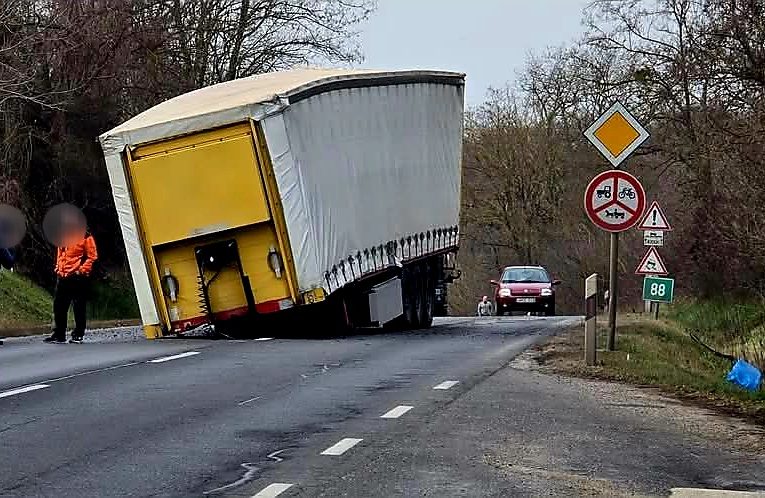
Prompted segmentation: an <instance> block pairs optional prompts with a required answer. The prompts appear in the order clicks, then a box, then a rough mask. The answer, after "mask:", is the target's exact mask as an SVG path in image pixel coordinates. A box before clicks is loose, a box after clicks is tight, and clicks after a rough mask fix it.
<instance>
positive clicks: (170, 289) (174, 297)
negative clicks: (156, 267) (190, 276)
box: [162, 268, 180, 303]
mask: <svg viewBox="0 0 765 498" xmlns="http://www.w3.org/2000/svg"><path fill="white" fill-rule="evenodd" d="M179 290H180V286H179V285H178V279H177V278H175V277H174V276H173V274H172V273H170V268H165V275H164V276H163V277H162V291H163V293H164V294H165V297H167V298H168V299H169V300H170V302H173V303H177V302H178V291H179Z"/></svg>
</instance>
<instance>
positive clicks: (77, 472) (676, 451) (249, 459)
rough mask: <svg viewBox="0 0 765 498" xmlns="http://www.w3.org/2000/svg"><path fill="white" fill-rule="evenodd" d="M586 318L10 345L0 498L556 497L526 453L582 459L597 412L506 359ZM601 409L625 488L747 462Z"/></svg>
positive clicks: (1, 410) (687, 478) (0, 412)
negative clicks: (651, 450) (319, 334)
mask: <svg viewBox="0 0 765 498" xmlns="http://www.w3.org/2000/svg"><path fill="white" fill-rule="evenodd" d="M577 321H578V319H566V318H551V319H540V318H525V317H524V318H501V319H500V318H488V319H480V320H479V319H446V320H441V321H439V322H438V324H437V326H435V327H434V328H433V329H431V330H429V331H423V332H408V333H384V334H358V335H354V336H350V337H342V338H332V339H317V340H307V339H292V340H288V339H268V338H267V337H264V339H265V340H256V341H254V340H250V341H212V340H202V339H183V340H178V339H173V340H163V341H145V340H143V339H141V338H140V337H135V336H131V335H130V334H127V335H126V334H124V333H123V334H113V335H106V336H104V335H99V336H95V335H94V336H91V342H90V343H86V344H83V345H50V344H42V343H40V338H33V339H10V340H8V341H6V344H5V345H4V346H1V347H0V443H1V446H0V496H24V497H28V496H56V497H68V496H72V497H75V496H76V497H85V496H173V497H175V496H200V497H201V496H248V497H249V496H261V497H266V496H277V495H279V496H352V497H356V496H359V497H360V496H386V497H387V496H439V497H440V496H539V495H545V494H546V493H548V492H549V493H551V494H549V495H550V496H555V495H559V493H560V492H561V491H567V490H569V491H570V489H571V488H570V486H571V485H572V484H571V483H568V481H567V483H566V484H555V482H554V481H555V480H554V479H551V477H550V476H549V475H545V474H539V473H537V474H535V473H534V472H531V473H529V471H526V470H523V469H527V468H536V467H534V466H532V465H526V464H528V462H526V464H523V461H524V459H523V458H521V459H520V460H517V458H516V460H517V461H516V460H513V458H514V456H515V457H518V456H519V455H520V456H523V457H524V458H525V457H527V456H529V455H531V454H534V452H535V451H537V452H539V451H542V449H543V448H544V449H545V451H546V454H548V455H554V456H555V455H560V457H561V458H565V461H566V463H567V465H569V467H570V468H581V469H584V468H586V467H587V465H585V462H590V463H591V462H592V461H593V460H592V455H589V454H588V451H587V450H588V448H591V446H587V445H586V444H584V445H583V446H582V447H581V448H580V451H573V450H571V448H570V447H569V446H568V445H571V444H575V442H576V441H579V443H580V444H582V441H586V440H587V438H586V436H587V434H585V432H586V431H585V430H584V429H582V430H581V431H580V433H579V434H577V438H575V439H574V440H573V441H574V442H572V440H569V439H567V438H566V437H564V436H563V435H562V434H568V433H569V432H570V431H571V430H570V429H567V428H566V427H570V426H573V425H572V424H575V423H576V422H577V421H582V420H588V419H589V417H591V416H592V412H591V410H592V409H591V408H588V407H587V406H586V400H583V397H582V394H581V393H577V392H575V391H572V389H571V388H570V386H568V387H567V386H566V385H548V384H549V382H550V381H549V379H548V380H539V379H536V380H535V378H534V376H533V375H531V374H527V373H518V372H519V371H517V370H514V369H512V368H507V364H508V362H509V361H510V360H511V359H512V358H514V357H516V356H517V355H518V354H520V353H521V352H522V351H523V350H525V349H527V348H528V347H529V346H530V345H532V344H534V343H536V342H538V341H540V340H542V339H544V337H546V336H547V335H549V334H551V333H554V332H555V331H556V330H560V329H561V328H562V327H565V326H568V325H571V324H573V323H577ZM264 335H268V334H264ZM546 382H547V383H548V384H546ZM509 407H511V408H509ZM588 410H589V412H588ZM598 417H599V418H598V425H597V427H590V428H589V430H590V431H594V430H595V429H598V432H597V433H599V434H601V435H600V439H601V440H602V439H603V437H604V436H603V434H604V433H600V432H599V431H600V430H607V431H615V430H616V431H617V432H616V433H614V434H616V435H615V436H614V437H615V438H616V440H617V441H619V446H620V447H621V450H620V452H619V453H618V458H619V459H622V458H624V459H626V462H627V464H626V465H624V466H620V465H617V464H616V463H615V461H614V460H613V459H609V458H608V456H604V455H603V454H599V455H598V456H597V459H596V461H599V462H601V467H599V468H596V469H594V470H592V469H591V470H590V471H588V472H590V474H592V473H598V472H601V473H603V476H604V477H602V478H599V479H601V480H603V481H607V482H612V481H613V482H614V483H617V484H614V486H615V487H614V488H613V489H622V488H620V487H619V486H623V488H624V489H628V490H637V491H640V492H644V493H646V494H652V493H656V494H661V492H662V491H665V490H668V489H670V488H671V487H673V486H686V485H687V486H692V485H694V484H709V482H710V479H709V475H706V476H703V475H702V474H703V473H704V472H707V473H708V472H711V470H710V469H712V470H715V471H716V472H717V473H718V474H719V473H722V474H725V472H727V471H726V470H725V469H726V468H730V469H731V470H730V472H733V473H734V474H735V473H736V472H742V470H741V467H740V466H738V467H737V466H735V465H734V463H735V462H732V460H731V458H733V457H730V455H727V454H725V452H724V450H721V451H722V453H720V454H719V455H718V454H717V453H715V449H714V448H711V449H709V450H708V451H707V450H704V451H702V450H700V449H698V448H695V453H694V454H695V455H702V456H701V457H697V458H696V459H691V460H690V461H684V460H683V458H684V456H685V455H686V454H685V448H683V444H684V442H683V440H682V438H680V439H678V438H671V437H669V436H668V434H667V433H666V431H664V432H661V431H660V430H659V429H660V428H655V427H650V426H648V425H646V427H644V428H643V431H642V432H641V433H640V434H641V435H640V437H639V438H637V439H635V437H634V436H628V435H619V433H618V427H619V425H618V423H617V422H619V420H620V419H618V417H617V415H615V414H614V413H611V412H608V411H604V412H602V413H599V414H598ZM600 417H602V418H600ZM561 421H563V422H564V423H563V425H561ZM631 423H632V425H631V426H630V430H634V429H635V427H638V428H640V425H641V423H642V422H641V421H640V419H637V421H632V422H631ZM585 425H587V424H585ZM651 431H658V432H656V434H655V436H656V439H655V440H654V438H653V437H652V433H651ZM611 433H612V432H609V434H611ZM595 437H596V438H597V435H596V436H595ZM646 441H649V442H650V444H651V445H653V446H656V447H660V448H663V450H662V452H661V454H662V458H663V460H661V461H658V462H652V465H651V466H650V472H647V471H646V470H645V469H639V468H638V467H636V462H637V461H639V460H640V459H641V458H645V457H646V453H645V448H644V445H645V443H646ZM487 443H490V444H489V445H488V446H487ZM548 446H549V447H548ZM487 448H489V449H490V450H491V451H487ZM641 448H642V449H641ZM593 451H594V450H593ZM705 451H707V452H706V453H705ZM729 457H730V458H729ZM673 459H674V460H673ZM604 461H605V463H604ZM508 462H509V463H508ZM678 462H682V465H680V464H679V463H678ZM762 463H763V462H749V464H751V465H753V467H752V468H754V469H756V468H762ZM718 464H719V465H718ZM755 464H756V465H759V467H756V466H755ZM508 465H509V467H508ZM726 466H727V467H726ZM603 468H605V471H603ZM747 468H748V467H747ZM519 469H520V470H519ZM720 469H722V470H720ZM569 470H570V469H569ZM583 472H584V471H583ZM754 472H756V471H754ZM569 473H570V474H572V475H575V474H576V471H571V472H569ZM702 477H703V479H702ZM758 478H761V479H762V480H764V481H765V477H762V476H761V475H760V476H759V477H758ZM731 479H732V480H731ZM735 479H738V481H735ZM755 480H756V479H755ZM734 481H735V482H739V483H741V482H742V481H743V478H742V477H741V476H733V477H730V479H729V480H728V481H726V482H734ZM574 482H575V484H574V486H575V487H574V489H580V488H576V486H580V485H581V483H578V481H576V479H575V480H574ZM598 482H600V481H598ZM746 482H749V483H750V484H751V483H752V482H753V478H749V479H748V481H746ZM757 482H759V481H757ZM750 487H751V486H750ZM587 489H589V488H587ZM597 489H601V490H602V489H611V488H608V487H607V486H606V487H602V488H597ZM279 493H281V494H279ZM607 494H608V493H607Z"/></svg>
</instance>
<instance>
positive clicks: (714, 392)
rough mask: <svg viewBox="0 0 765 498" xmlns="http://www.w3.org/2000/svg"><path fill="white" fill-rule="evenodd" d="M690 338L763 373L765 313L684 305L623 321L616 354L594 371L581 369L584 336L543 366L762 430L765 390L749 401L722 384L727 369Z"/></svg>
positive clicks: (751, 306)
mask: <svg viewBox="0 0 765 498" xmlns="http://www.w3.org/2000/svg"><path fill="white" fill-rule="evenodd" d="M599 324H600V325H599V329H600V330H599V335H600V337H599V346H600V347H601V348H602V347H604V346H605V344H606V342H605V328H606V327H605V324H606V321H605V320H603V319H599ZM691 332H693V333H695V335H697V336H698V337H699V338H700V339H701V340H702V341H703V342H704V343H706V344H708V345H709V346H711V347H713V348H714V349H716V350H717V351H720V352H724V353H727V354H731V355H734V356H737V357H744V358H745V359H747V360H748V361H749V362H750V363H754V364H755V365H757V366H758V367H759V368H760V369H761V370H763V371H765V305H763V304H760V303H747V304H729V303H724V302H711V303H710V302H707V303H698V302H684V303H679V304H676V305H674V306H672V307H670V308H669V309H667V310H666V312H665V313H664V314H663V315H662V317H661V319H660V320H658V321H655V320H652V319H650V318H648V317H647V316H641V315H624V316H621V317H620V325H619V330H618V335H617V349H618V351H614V352H607V351H599V352H598V365H597V366H595V367H591V368H588V367H585V366H584V364H583V361H582V351H583V349H582V348H583V333H582V331H581V329H578V330H572V331H571V333H570V334H566V335H563V336H559V337H557V338H555V339H554V340H553V341H551V342H550V343H549V344H547V345H546V346H544V347H543V355H542V360H543V362H544V363H545V364H546V365H548V366H551V367H552V368H554V369H555V370H557V371H561V372H564V373H569V374H574V375H578V376H584V377H596V378H603V379H607V380H617V381H624V382H629V383H633V384H638V385H642V386H652V387H658V388H660V389H662V390H664V391H665V392H670V393H672V394H676V395H679V396H680V397H682V398H685V399H691V400H695V401H699V402H702V403H704V404H707V405H710V406H713V407H715V408H718V409H721V410H724V411H727V412H732V413H736V414H740V415H744V416H747V417H750V418H752V419H755V420H756V421H758V422H759V423H762V424H765V387H763V388H761V389H760V391H758V392H756V393H751V392H748V391H745V390H743V389H739V388H737V387H736V386H735V385H733V384H731V383H729V382H727V381H726V380H725V377H726V375H727V373H728V371H730V368H731V366H732V364H731V362H730V361H728V360H725V359H722V358H719V357H717V356H715V355H714V354H712V353H710V352H708V351H706V350H704V349H703V348H701V347H700V346H699V345H698V344H697V343H696V342H694V341H693V340H692V339H691V337H690V335H689V334H690V333H691Z"/></svg>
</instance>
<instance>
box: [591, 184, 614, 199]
mask: <svg viewBox="0 0 765 498" xmlns="http://www.w3.org/2000/svg"><path fill="white" fill-rule="evenodd" d="M595 195H597V196H598V199H603V198H606V199H610V198H611V185H606V186H605V187H603V188H602V189H598V190H596V191H595Z"/></svg>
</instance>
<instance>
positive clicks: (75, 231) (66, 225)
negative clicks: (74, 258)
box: [61, 213, 85, 246]
mask: <svg viewBox="0 0 765 498" xmlns="http://www.w3.org/2000/svg"><path fill="white" fill-rule="evenodd" d="M83 238H85V226H84V224H83V223H82V221H81V220H80V219H79V218H78V217H77V216H76V215H74V214H72V213H66V214H65V215H64V216H63V217H62V220H61V242H62V244H63V245H64V246H68V245H72V244H76V243H77V242H79V241H81V240H82V239H83Z"/></svg>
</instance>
